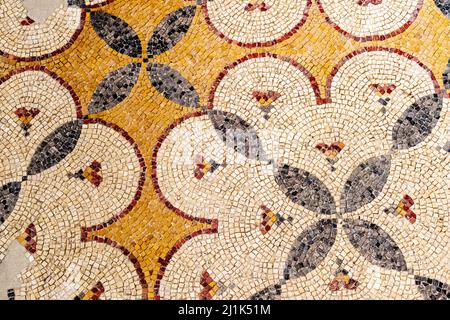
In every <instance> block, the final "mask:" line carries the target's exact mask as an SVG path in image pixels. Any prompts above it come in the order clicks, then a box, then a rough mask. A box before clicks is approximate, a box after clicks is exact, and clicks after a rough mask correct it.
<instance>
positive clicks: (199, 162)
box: [194, 155, 220, 180]
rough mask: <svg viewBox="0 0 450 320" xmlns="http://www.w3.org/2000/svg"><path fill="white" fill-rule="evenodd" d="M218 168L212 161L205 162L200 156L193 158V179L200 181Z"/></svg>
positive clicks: (217, 164) (218, 165)
mask: <svg viewBox="0 0 450 320" xmlns="http://www.w3.org/2000/svg"><path fill="white" fill-rule="evenodd" d="M218 167H220V164H219V163H217V162H215V161H214V160H210V161H206V160H205V159H204V158H203V157H202V156H201V155H197V156H196V157H195V169H194V177H195V178H197V179H198V180H201V179H202V178H203V177H204V176H205V175H206V174H207V173H208V172H210V173H213V172H214V171H216V170H217V168H218Z"/></svg>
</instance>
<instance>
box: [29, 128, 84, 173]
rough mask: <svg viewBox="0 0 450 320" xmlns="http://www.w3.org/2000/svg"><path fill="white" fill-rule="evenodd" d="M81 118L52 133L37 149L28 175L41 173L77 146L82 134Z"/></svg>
mask: <svg viewBox="0 0 450 320" xmlns="http://www.w3.org/2000/svg"><path fill="white" fill-rule="evenodd" d="M81 126H82V122H81V121H80V120H77V121H71V122H67V123H65V124H63V125H62V126H60V127H59V128H57V129H56V130H55V131H53V132H52V133H50V134H49V135H48V136H47V137H46V138H45V139H44V141H42V142H41V144H40V145H39V146H38V148H37V149H36V152H35V153H34V155H33V157H32V158H31V162H30V165H29V166H28V169H27V175H34V174H38V173H41V172H42V171H44V170H47V169H48V168H50V167H52V166H54V165H55V164H57V163H58V162H60V161H61V160H62V159H64V158H65V157H66V156H67V155H68V154H70V153H71V152H72V151H73V149H74V148H75V146H76V144H77V142H78V139H79V137H80V134H81Z"/></svg>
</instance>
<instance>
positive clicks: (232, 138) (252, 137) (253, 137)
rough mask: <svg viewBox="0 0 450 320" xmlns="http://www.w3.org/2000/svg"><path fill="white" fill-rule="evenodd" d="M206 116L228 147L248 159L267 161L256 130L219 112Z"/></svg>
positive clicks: (212, 111)
mask: <svg viewBox="0 0 450 320" xmlns="http://www.w3.org/2000/svg"><path fill="white" fill-rule="evenodd" d="M208 116H209V119H210V120H211V122H212V124H213V126H214V129H216V132H217V133H218V135H219V136H220V138H221V139H222V141H223V142H225V144H226V145H227V146H228V147H230V148H233V150H234V151H235V152H239V153H241V154H243V155H244V156H246V157H247V158H249V159H255V160H262V161H265V160H267V158H266V155H265V153H264V149H263V147H262V144H261V140H260V139H259V137H258V134H257V133H256V130H255V129H253V127H252V126H251V125H250V124H248V123H247V122H246V121H245V120H243V119H242V118H241V117H239V116H237V115H235V114H233V113H229V112H225V111H220V110H211V111H209V112H208Z"/></svg>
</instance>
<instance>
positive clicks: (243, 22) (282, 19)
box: [203, 0, 311, 47]
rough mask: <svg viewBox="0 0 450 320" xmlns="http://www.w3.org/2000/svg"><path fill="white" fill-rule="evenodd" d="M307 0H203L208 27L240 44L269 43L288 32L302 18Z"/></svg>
mask: <svg viewBox="0 0 450 320" xmlns="http://www.w3.org/2000/svg"><path fill="white" fill-rule="evenodd" d="M310 6H311V0H294V1H286V0H264V1H263V0H248V1H242V0H217V1H216V0H215V1H205V2H204V4H203V11H204V13H205V16H206V21H207V22H208V23H209V24H210V26H211V28H212V29H213V30H214V31H215V33H217V34H218V35H220V36H221V37H224V38H226V39H227V40H228V41H229V42H232V43H236V44H239V45H242V46H248V47H254V46H270V45H273V44H275V43H277V42H280V41H283V40H285V39H287V38H289V37H290V36H292V35H293V34H294V33H295V32H296V31H297V29H299V28H300V27H301V26H302V25H303V23H304V22H305V21H306V18H307V16H308V10H309V7H310Z"/></svg>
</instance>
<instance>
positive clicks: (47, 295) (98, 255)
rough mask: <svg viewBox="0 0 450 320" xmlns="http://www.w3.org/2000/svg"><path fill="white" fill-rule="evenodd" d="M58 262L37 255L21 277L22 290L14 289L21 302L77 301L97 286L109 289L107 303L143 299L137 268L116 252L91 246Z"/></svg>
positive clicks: (105, 296)
mask: <svg viewBox="0 0 450 320" xmlns="http://www.w3.org/2000/svg"><path fill="white" fill-rule="evenodd" d="M61 249H63V248H61ZM38 252H39V251H38ZM38 252H37V253H38ZM55 258H56V259H41V258H40V256H39V254H35V257H34V261H33V262H32V263H31V264H30V265H29V266H28V267H27V268H26V269H25V270H23V271H22V273H21V274H20V275H19V279H20V280H21V285H20V287H13V288H14V289H15V294H16V299H17V300H22V299H25V300H30V299H32V300H36V299H38V300H39V299H40V300H42V299H44V300H54V299H56V300H73V299H74V298H75V297H76V296H78V295H79V294H80V293H82V292H87V291H89V290H90V289H91V288H93V287H94V286H95V285H96V283H97V282H101V284H102V285H103V287H104V289H105V291H104V293H103V294H102V298H103V299H106V300H124V299H127V300H129V299H140V298H141V295H142V287H141V285H140V283H139V278H138V276H137V274H136V271H135V267H134V265H133V263H132V262H131V261H130V260H129V259H128V257H126V256H125V255H124V254H123V253H122V252H121V251H119V250H117V249H116V248H113V247H111V246H108V245H106V244H100V243H96V242H89V243H85V244H84V248H83V249H82V250H80V251H76V252H70V253H69V254H66V255H64V257H62V258H59V259H58V257H55Z"/></svg>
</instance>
